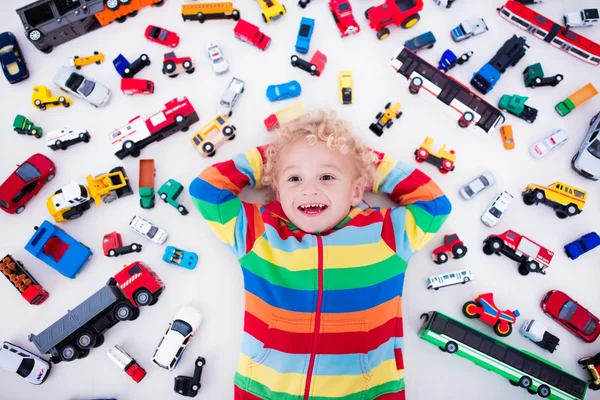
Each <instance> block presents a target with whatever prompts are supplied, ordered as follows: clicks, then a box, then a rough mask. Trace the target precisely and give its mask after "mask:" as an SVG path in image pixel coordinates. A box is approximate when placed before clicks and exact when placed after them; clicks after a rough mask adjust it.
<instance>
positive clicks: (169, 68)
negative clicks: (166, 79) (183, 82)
mask: <svg viewBox="0 0 600 400" xmlns="http://www.w3.org/2000/svg"><path fill="white" fill-rule="evenodd" d="M176 68H177V65H176V64H175V63H174V62H173V61H167V62H165V63H164V64H163V73H165V74H171V73H173V72H175V69H176Z"/></svg>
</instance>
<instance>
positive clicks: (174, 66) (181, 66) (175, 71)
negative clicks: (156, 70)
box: [162, 51, 196, 78]
mask: <svg viewBox="0 0 600 400" xmlns="http://www.w3.org/2000/svg"><path fill="white" fill-rule="evenodd" d="M195 70H196V67H195V66H194V62H193V61H192V59H191V58H190V57H177V56H176V55H175V52H174V51H172V52H170V53H165V55H164V58H163V67H162V73H163V74H164V75H167V76H168V77H170V78H175V77H176V76H177V75H179V74H180V73H182V72H186V73H188V74H193V73H194V71H195Z"/></svg>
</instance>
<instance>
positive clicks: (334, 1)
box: [329, 0, 360, 37]
mask: <svg viewBox="0 0 600 400" xmlns="http://www.w3.org/2000/svg"><path fill="white" fill-rule="evenodd" d="M329 11H331V15H333V20H334V21H335V24H336V25H337V27H338V29H339V31H340V35H341V36H342V37H346V36H348V35H353V34H356V33H358V32H360V26H358V23H356V20H355V19H354V15H353V14H352V6H351V5H350V1H348V0H329Z"/></svg>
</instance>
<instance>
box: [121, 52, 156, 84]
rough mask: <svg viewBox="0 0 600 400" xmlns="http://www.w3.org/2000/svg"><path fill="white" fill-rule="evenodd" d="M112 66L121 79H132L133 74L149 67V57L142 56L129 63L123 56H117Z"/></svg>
mask: <svg viewBox="0 0 600 400" xmlns="http://www.w3.org/2000/svg"><path fill="white" fill-rule="evenodd" d="M113 65H114V66H115V69H116V70H117V72H118V73H119V75H121V77H122V78H133V77H134V76H135V74H137V73H138V72H140V71H141V70H143V69H144V67H147V66H148V65H150V57H148V55H147V54H142V55H141V56H139V57H138V58H137V59H136V60H134V61H133V62H132V63H130V62H129V61H128V60H127V59H126V58H125V56H123V54H119V55H118V56H117V57H116V58H115V59H114V60H113Z"/></svg>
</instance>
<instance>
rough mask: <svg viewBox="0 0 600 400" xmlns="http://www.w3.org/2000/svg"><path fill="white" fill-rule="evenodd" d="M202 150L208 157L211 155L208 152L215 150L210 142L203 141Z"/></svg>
mask: <svg viewBox="0 0 600 400" xmlns="http://www.w3.org/2000/svg"><path fill="white" fill-rule="evenodd" d="M202 151H203V152H204V153H205V154H207V155H208V156H209V157H212V156H211V155H210V154H211V153H214V152H215V146H214V145H213V144H212V143H210V142H204V144H203V145H202Z"/></svg>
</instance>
